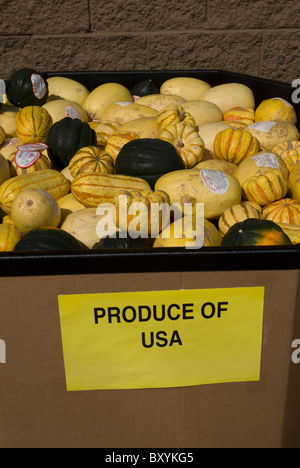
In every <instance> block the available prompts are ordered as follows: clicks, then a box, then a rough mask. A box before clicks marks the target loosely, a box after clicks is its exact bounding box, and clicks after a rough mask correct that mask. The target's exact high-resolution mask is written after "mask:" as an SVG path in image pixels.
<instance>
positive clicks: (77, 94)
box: [47, 76, 90, 106]
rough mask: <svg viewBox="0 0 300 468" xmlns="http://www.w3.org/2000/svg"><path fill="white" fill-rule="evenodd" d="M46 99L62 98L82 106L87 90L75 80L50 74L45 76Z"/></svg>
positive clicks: (87, 93)
mask: <svg viewBox="0 0 300 468" xmlns="http://www.w3.org/2000/svg"><path fill="white" fill-rule="evenodd" d="M47 83H48V101H54V100H60V99H64V100H66V101H73V102H77V103H78V104H80V105H81V106H82V104H83V103H84V101H85V99H86V98H87V96H88V95H89V94H90V92H89V90H88V89H87V88H86V86H84V85H83V84H81V83H79V82H78V81H77V80H73V79H71V78H67V77H64V76H51V77H49V78H47Z"/></svg>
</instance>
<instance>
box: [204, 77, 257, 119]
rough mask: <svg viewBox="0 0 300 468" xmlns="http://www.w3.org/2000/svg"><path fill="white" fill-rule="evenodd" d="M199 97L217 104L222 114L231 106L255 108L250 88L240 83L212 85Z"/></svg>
mask: <svg viewBox="0 0 300 468" xmlns="http://www.w3.org/2000/svg"><path fill="white" fill-rule="evenodd" d="M201 99H202V100H203V101H209V102H212V103H213V104H215V105H216V106H218V108H219V109H220V110H221V112H222V114H223V115H224V114H225V113H226V112H227V111H228V110H229V109H232V108H233V107H244V108H246V109H247V108H250V109H254V108H255V98H254V94H253V92H252V90H251V89H250V88H249V87H248V86H246V85H243V84H241V83H224V84H220V85H217V86H212V87H211V88H210V89H208V90H207V91H205V93H204V94H202V96H201Z"/></svg>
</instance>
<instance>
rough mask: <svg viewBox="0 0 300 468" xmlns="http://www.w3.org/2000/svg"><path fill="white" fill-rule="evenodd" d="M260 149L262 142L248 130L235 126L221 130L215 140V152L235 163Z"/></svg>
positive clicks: (218, 155) (221, 157) (219, 156)
mask: <svg viewBox="0 0 300 468" xmlns="http://www.w3.org/2000/svg"><path fill="white" fill-rule="evenodd" d="M259 150H260V144H259V141H258V140H257V138H255V137H254V136H253V135H251V133H249V132H247V130H235V129H233V128H231V129H227V130H222V131H221V132H219V133H218V134H217V135H216V137H215V141H214V154H215V155H216V156H217V158H220V159H224V160H225V161H229V162H231V163H234V164H240V163H241V161H243V160H244V159H247V158H249V157H251V156H253V155H254V154H257V153H258V152H259Z"/></svg>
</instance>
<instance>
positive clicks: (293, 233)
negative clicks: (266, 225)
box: [276, 222, 300, 245]
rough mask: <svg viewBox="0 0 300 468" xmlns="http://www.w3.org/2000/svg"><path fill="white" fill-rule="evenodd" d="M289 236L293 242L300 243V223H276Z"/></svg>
mask: <svg viewBox="0 0 300 468" xmlns="http://www.w3.org/2000/svg"><path fill="white" fill-rule="evenodd" d="M276 224H278V226H279V227H281V229H282V230H283V231H284V232H285V234H286V235H287V236H288V237H289V239H290V240H291V242H292V244H294V245H296V244H300V226H299V224H286V223H278V222H277V223H276Z"/></svg>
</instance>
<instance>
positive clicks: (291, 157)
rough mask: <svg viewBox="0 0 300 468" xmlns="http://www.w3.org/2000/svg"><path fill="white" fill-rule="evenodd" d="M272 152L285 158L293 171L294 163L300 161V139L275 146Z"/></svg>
mask: <svg viewBox="0 0 300 468" xmlns="http://www.w3.org/2000/svg"><path fill="white" fill-rule="evenodd" d="M272 153H275V154H278V156H280V157H281V158H282V159H283V160H284V162H285V164H286V165H287V168H288V170H289V171H291V169H292V167H293V166H294V164H297V163H299V162H300V141H298V140H288V141H285V142H284V143H281V144H280V145H277V146H275V147H274V148H273V149H272Z"/></svg>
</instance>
